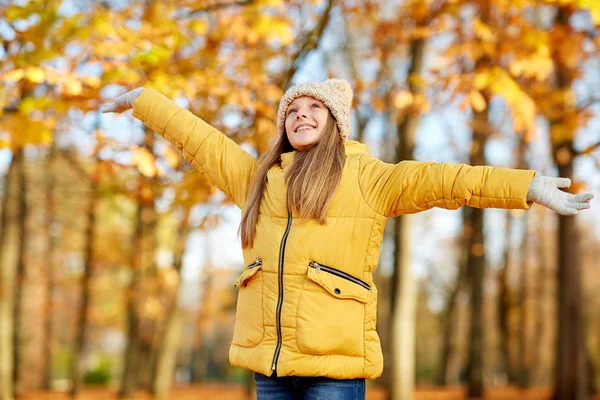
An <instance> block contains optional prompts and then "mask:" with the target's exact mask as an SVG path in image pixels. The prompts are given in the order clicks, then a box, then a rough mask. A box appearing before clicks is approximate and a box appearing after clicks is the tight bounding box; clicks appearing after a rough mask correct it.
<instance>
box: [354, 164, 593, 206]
mask: <svg viewBox="0 0 600 400" xmlns="http://www.w3.org/2000/svg"><path fill="white" fill-rule="evenodd" d="M545 178H546V177H541V176H540V177H536V172H535V171H533V170H519V169H511V168H497V167H490V166H469V165H466V164H460V165H457V164H449V163H434V162H420V161H402V162H400V163H398V164H389V163H385V162H383V161H381V160H379V159H377V158H376V157H373V156H371V155H370V154H364V155H361V159H360V171H359V185H360V187H361V191H362V193H363V195H364V197H365V200H366V201H367V203H368V204H369V205H370V206H371V207H372V208H373V209H374V210H375V211H377V212H379V213H380V214H383V215H386V216H389V217H395V216H398V215H401V214H412V213H417V212H420V211H424V210H428V209H430V208H433V207H441V208H446V209H457V208H459V207H461V206H463V205H468V206H470V207H476V208H508V209H525V210H527V209H529V208H530V207H531V204H532V203H533V202H537V203H539V204H542V205H544V206H546V207H549V208H551V209H553V210H555V211H557V212H559V213H567V212H568V213H569V215H570V214H575V213H576V212H577V210H580V209H584V208H589V204H587V203H588V202H589V201H590V200H591V198H592V197H593V196H592V195H590V194H586V195H578V196H575V195H571V194H568V193H565V192H562V191H559V190H558V189H557V187H556V185H555V186H554V187H553V188H549V187H548V185H549V183H548V182H550V181H547V180H546V179H545ZM550 179H551V178H550ZM540 188H543V189H540ZM557 192H558V193H557Z"/></svg>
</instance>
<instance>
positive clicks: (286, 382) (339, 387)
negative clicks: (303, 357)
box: [254, 372, 366, 400]
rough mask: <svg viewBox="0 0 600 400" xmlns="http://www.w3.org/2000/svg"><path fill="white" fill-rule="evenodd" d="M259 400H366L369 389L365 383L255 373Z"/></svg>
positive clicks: (317, 377) (360, 381) (362, 379)
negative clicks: (367, 389)
mask: <svg viewBox="0 0 600 400" xmlns="http://www.w3.org/2000/svg"><path fill="white" fill-rule="evenodd" d="M254 379H255V380H256V397H257V400H364V398H365V395H366V386H365V380H364V378H361V379H332V378H325V377H323V376H315V377H300V376H284V377H278V376H277V373H276V372H274V373H273V375H271V376H270V377H269V376H266V375H262V374H259V373H258V372H255V373H254Z"/></svg>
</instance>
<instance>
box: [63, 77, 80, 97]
mask: <svg viewBox="0 0 600 400" xmlns="http://www.w3.org/2000/svg"><path fill="white" fill-rule="evenodd" d="M65 90H66V92H67V94H70V95H72V96H77V95H80V94H81V92H82V91H83V87H82V86H81V82H79V81H78V80H76V79H74V78H71V79H69V80H68V81H67V83H66V84H65Z"/></svg>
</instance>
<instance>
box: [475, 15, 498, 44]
mask: <svg viewBox="0 0 600 400" xmlns="http://www.w3.org/2000/svg"><path fill="white" fill-rule="evenodd" d="M473 32H475V35H476V36H477V37H478V38H479V39H481V40H484V41H491V40H493V39H494V34H493V33H492V30H491V29H490V27H489V26H488V25H487V24H485V23H484V22H483V21H481V20H480V19H479V18H475V19H474V20H473Z"/></svg>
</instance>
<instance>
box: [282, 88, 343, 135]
mask: <svg viewBox="0 0 600 400" xmlns="http://www.w3.org/2000/svg"><path fill="white" fill-rule="evenodd" d="M352 95H353V93H352V87H350V83H348V81H346V80H344V79H327V80H325V81H323V82H304V83H299V84H297V85H294V86H292V87H290V88H289V89H288V90H287V91H286V92H285V94H284V95H283V97H282V98H281V100H280V102H279V110H278V112H277V130H278V132H279V134H280V135H283V134H284V133H285V112H286V111H287V108H288V106H289V105H290V103H291V102H292V101H294V99H296V98H298V97H302V96H310V97H314V98H315V99H318V100H321V101H322V102H323V103H324V104H325V105H326V106H327V108H329V111H331V115H333V117H334V118H335V120H336V122H337V126H338V128H339V130H340V135H342V138H343V139H344V140H346V139H348V137H349V136H350V108H351V107H352Z"/></svg>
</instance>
